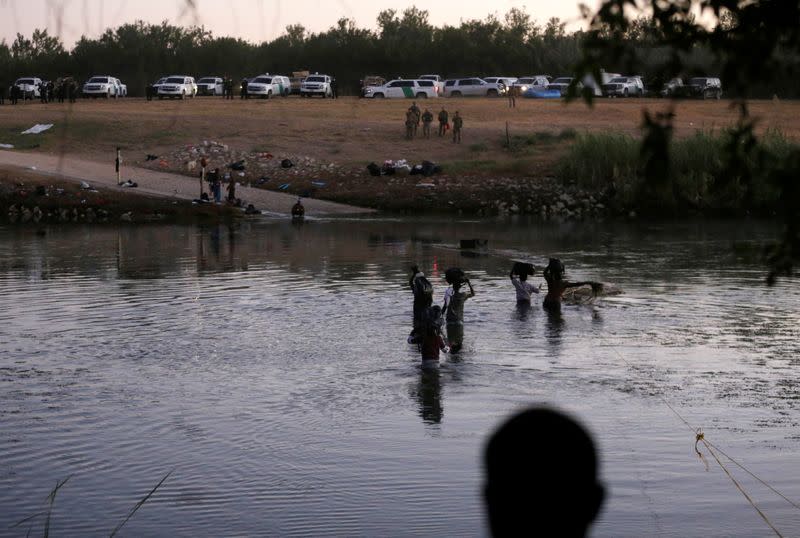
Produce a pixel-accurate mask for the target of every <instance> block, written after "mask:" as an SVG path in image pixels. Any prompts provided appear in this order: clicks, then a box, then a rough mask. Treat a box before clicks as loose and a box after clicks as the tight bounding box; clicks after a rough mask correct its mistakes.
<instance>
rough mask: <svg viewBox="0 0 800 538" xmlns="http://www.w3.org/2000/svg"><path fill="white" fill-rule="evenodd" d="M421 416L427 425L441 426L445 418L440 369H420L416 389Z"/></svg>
mask: <svg viewBox="0 0 800 538" xmlns="http://www.w3.org/2000/svg"><path fill="white" fill-rule="evenodd" d="M415 389H416V390H415V396H416V399H417V403H418V405H419V416H420V417H421V418H422V421H423V422H425V423H427V424H439V423H440V422H441V421H442V417H443V416H444V403H443V401H442V375H441V372H440V371H439V368H420V372H419V381H418V383H417V386H416V388H415Z"/></svg>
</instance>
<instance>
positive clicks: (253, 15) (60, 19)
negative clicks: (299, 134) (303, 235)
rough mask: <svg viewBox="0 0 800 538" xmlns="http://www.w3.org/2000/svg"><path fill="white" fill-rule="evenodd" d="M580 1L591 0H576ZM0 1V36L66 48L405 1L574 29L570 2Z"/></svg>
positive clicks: (316, 20) (253, 37)
mask: <svg viewBox="0 0 800 538" xmlns="http://www.w3.org/2000/svg"><path fill="white" fill-rule="evenodd" d="M584 1H585V2H586V3H587V4H590V5H592V4H595V5H596V1H595V2H592V0H584ZM188 3H194V5H195V6H196V9H195V10H187V9H186V6H187V0H105V1H104V0H0V40H5V41H6V43H9V44H10V43H11V42H12V41H13V40H14V38H15V37H16V34H17V33H18V32H19V33H21V34H23V35H25V36H28V37H29V36H30V35H31V34H32V33H33V30H34V29H37V28H38V29H41V28H47V30H48V31H49V33H50V34H51V35H57V36H60V37H61V39H62V41H63V42H64V44H65V45H66V46H67V48H70V47H72V45H74V43H75V42H76V41H77V40H78V39H80V37H81V36H82V35H86V36H88V37H97V36H99V35H100V34H102V33H103V31H104V30H105V29H106V28H109V27H111V28H114V27H117V26H119V25H121V24H124V23H127V22H133V21H135V20H137V19H141V20H144V21H145V22H151V23H160V22H161V21H163V20H168V21H169V22H170V23H172V24H176V25H183V26H188V25H192V24H195V23H196V24H199V25H203V26H205V27H206V29H208V30H211V31H212V32H213V34H214V35H215V36H233V37H240V38H242V39H245V40H247V41H251V42H261V41H265V40H271V39H274V38H276V37H278V36H279V35H281V34H282V33H283V32H284V28H285V27H286V26H287V25H289V24H296V23H300V24H302V25H303V26H305V27H306V28H307V29H308V30H309V31H311V32H320V31H323V30H327V29H328V28H329V27H331V26H333V25H335V24H336V21H337V20H338V19H340V18H341V17H347V18H351V19H354V20H355V21H356V25H357V26H358V27H360V28H371V29H374V28H375V19H376V18H377V16H378V13H379V12H380V11H382V10H384V9H395V10H396V11H397V12H398V13H402V11H403V10H404V9H406V8H407V7H410V6H412V5H413V6H416V7H417V8H419V9H422V10H426V11H428V13H429V14H430V17H429V20H430V22H431V23H432V24H433V25H434V26H442V25H444V24H451V25H457V24H458V23H459V22H460V21H461V20H467V19H484V18H486V16H487V15H489V14H495V15H496V16H497V17H498V18H501V19H502V16H503V15H504V14H505V13H506V12H507V11H508V10H509V9H511V8H512V7H516V8H520V9H524V10H525V11H526V12H527V13H529V14H530V15H531V17H532V18H534V19H536V20H537V21H538V22H540V23H544V22H546V21H547V20H548V19H549V18H550V17H559V18H561V19H562V20H563V21H565V22H567V23H568V29H570V30H573V29H577V28H579V27H580V26H581V25H580V12H579V9H578V4H579V2H578V0H524V1H517V0H494V1H492V2H487V1H486V0H415V1H411V0H380V1H377V2H376V1H369V0H194V1H193V2H191V0H190V1H189V2H188Z"/></svg>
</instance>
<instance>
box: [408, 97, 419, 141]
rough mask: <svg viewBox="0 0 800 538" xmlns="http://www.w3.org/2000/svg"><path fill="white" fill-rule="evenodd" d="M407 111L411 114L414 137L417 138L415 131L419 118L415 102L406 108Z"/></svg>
mask: <svg viewBox="0 0 800 538" xmlns="http://www.w3.org/2000/svg"><path fill="white" fill-rule="evenodd" d="M408 111H409V112H411V114H412V116H413V117H412V119H413V120H414V136H417V129H418V128H419V118H420V115H421V113H420V110H419V107H418V106H417V102H416V101H414V102H412V103H411V106H410V107H409V108H408Z"/></svg>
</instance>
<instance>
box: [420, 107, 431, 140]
mask: <svg viewBox="0 0 800 538" xmlns="http://www.w3.org/2000/svg"><path fill="white" fill-rule="evenodd" d="M431 123H433V114H432V113H431V111H430V110H428V109H427V108H426V109H425V112H423V113H422V136H424V137H425V138H430V137H431Z"/></svg>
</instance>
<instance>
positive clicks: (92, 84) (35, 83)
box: [13, 75, 128, 100]
mask: <svg viewBox="0 0 800 538" xmlns="http://www.w3.org/2000/svg"><path fill="white" fill-rule="evenodd" d="M63 80H65V81H66V80H68V81H72V77H66V78H64V79H63ZM59 83H60V82H59V81H57V82H53V81H49V80H42V79H41V78H39V77H22V78H18V79H17V80H15V81H14V84H13V85H14V86H16V87H17V92H18V95H19V97H20V98H21V99H28V100H30V99H39V98H41V96H42V92H46V91H48V90H51V89H52V87H53V86H54V85H57V84H59ZM81 94H82V95H83V96H84V97H95V98H96V97H104V98H106V99H109V98H112V97H113V98H115V99H116V98H118V97H127V95H128V87H127V86H126V85H125V84H123V83H122V82H121V81H120V80H119V79H118V78H115V77H111V76H107V75H103V76H94V77H91V78H90V79H89V80H87V81H86V83H85V84H84V85H83V87H82V88H81Z"/></svg>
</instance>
